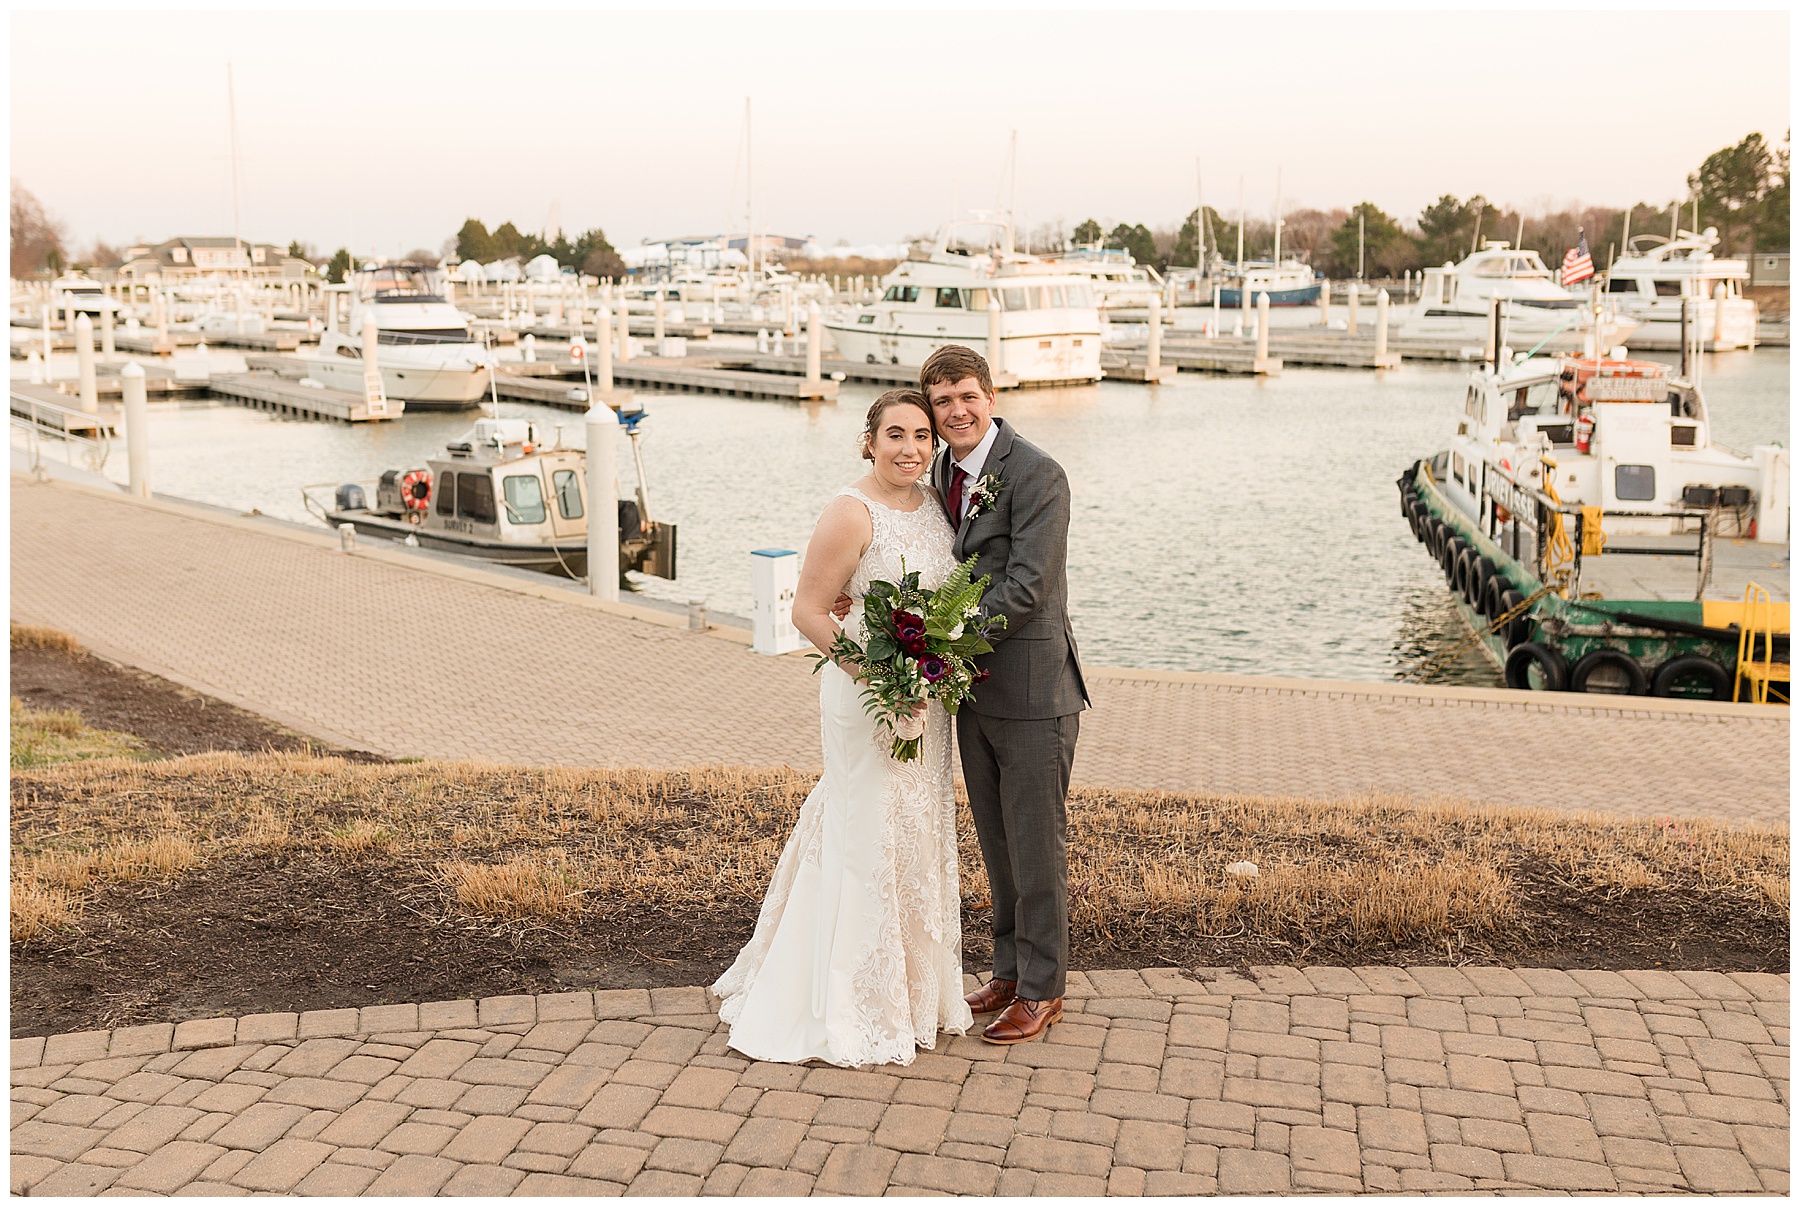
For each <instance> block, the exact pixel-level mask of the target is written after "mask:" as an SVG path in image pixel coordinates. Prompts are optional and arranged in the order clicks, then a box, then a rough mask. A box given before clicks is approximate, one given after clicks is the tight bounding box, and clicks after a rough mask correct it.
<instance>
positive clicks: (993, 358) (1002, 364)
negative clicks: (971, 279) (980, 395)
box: [987, 288, 1006, 375]
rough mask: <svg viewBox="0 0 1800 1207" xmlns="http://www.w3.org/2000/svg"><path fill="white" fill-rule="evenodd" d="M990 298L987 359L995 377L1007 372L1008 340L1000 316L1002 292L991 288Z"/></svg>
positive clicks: (988, 294)
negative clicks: (1003, 333)
mask: <svg viewBox="0 0 1800 1207" xmlns="http://www.w3.org/2000/svg"><path fill="white" fill-rule="evenodd" d="M987 296H988V312H987V320H988V332H987V358H988V371H989V372H990V373H993V374H995V375H998V374H1001V373H1004V372H1006V340H1005V338H1004V337H1003V336H1002V334H1001V330H1000V329H1001V325H1002V316H1001V314H1000V291H999V290H998V289H994V288H989V289H988V291H987Z"/></svg>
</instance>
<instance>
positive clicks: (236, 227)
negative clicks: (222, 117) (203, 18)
mask: <svg viewBox="0 0 1800 1207" xmlns="http://www.w3.org/2000/svg"><path fill="white" fill-rule="evenodd" d="M225 105H226V109H227V110H228V112H229V114H230V119H231V242H232V244H233V247H234V249H236V250H240V251H241V250H242V249H243V246H244V238H243V234H244V215H243V205H242V203H241V200H240V189H239V187H238V142H237V85H236V82H235V81H234V80H233V79H232V74H231V60H229V59H227V60H226V61H225Z"/></svg>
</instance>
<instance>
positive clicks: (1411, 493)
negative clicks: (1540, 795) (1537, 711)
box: [1398, 340, 1789, 703]
mask: <svg viewBox="0 0 1800 1207" xmlns="http://www.w3.org/2000/svg"><path fill="white" fill-rule="evenodd" d="M1495 342H1496V343H1498V341H1497V340H1496V341H1495ZM1511 362H1512V357H1511V355H1510V353H1509V352H1508V351H1507V350H1506V349H1504V348H1503V349H1502V350H1501V355H1500V357H1499V364H1500V366H1501V367H1499V368H1496V367H1494V366H1493V365H1483V366H1482V367H1481V368H1479V369H1477V370H1476V371H1475V372H1474V373H1473V374H1472V375H1471V377H1470V382H1469V388H1468V391H1467V393H1466V394H1465V396H1464V399H1463V417H1462V420H1461V422H1460V423H1459V424H1458V427H1457V434H1456V436H1455V438H1454V439H1453V440H1452V441H1451V443H1450V447H1448V448H1446V449H1444V450H1443V451H1441V452H1439V453H1437V454H1436V455H1435V456H1433V457H1430V458H1428V459H1423V460H1420V461H1417V462H1415V463H1414V464H1413V465H1412V466H1411V468H1409V469H1408V470H1407V472H1406V473H1404V474H1402V475H1401V477H1400V479H1399V482H1398V485H1399V488H1400V507H1401V512H1402V514H1403V515H1404V516H1405V518H1406V521H1407V523H1408V525H1409V526H1410V527H1411V528H1412V531H1413V535H1414V536H1415V537H1416V538H1418V540H1419V541H1420V543H1422V544H1423V545H1424V546H1425V547H1426V549H1428V550H1429V551H1430V552H1431V554H1432V556H1433V557H1434V558H1436V559H1437V561H1438V563H1439V565H1441V566H1442V567H1443V569H1444V575H1445V578H1446V579H1447V580H1448V582H1449V585H1450V588H1451V590H1452V591H1453V592H1454V593H1455V595H1456V599H1457V607H1458V610H1459V611H1460V612H1461V614H1462V616H1463V619H1464V620H1465V621H1467V622H1468V624H1469V627H1470V629H1471V632H1472V634H1473V637H1472V638H1471V640H1475V641H1478V642H1479V643H1480V645H1481V648H1482V649H1483V650H1485V651H1486V652H1487V654H1488V655H1489V656H1490V657H1491V658H1492V659H1493V660H1494V661H1495V663H1496V664H1497V665H1499V666H1500V667H1502V668H1503V669H1504V671H1505V675H1506V684H1507V686H1508V687H1514V688H1527V689H1532V690H1539V691H1544V690H1549V691H1586V692H1600V693H1610V694H1629V695H1657V696H1679V697H1688V698H1699V699H1712V700H1743V701H1758V702H1767V703H1786V702H1787V698H1788V560H1789V545H1788V453H1787V450H1785V449H1783V448H1780V447H1779V446H1761V447H1758V448H1757V449H1756V450H1755V451H1754V453H1753V455H1752V456H1750V457H1745V456H1742V455H1740V454H1738V453H1735V452H1732V451H1730V450H1728V449H1725V448H1723V447H1720V446H1719V445H1717V444H1715V443H1714V442H1713V440H1712V438H1711V432H1710V424H1709V422H1708V417H1707V411H1706V403H1705V401H1704V399H1703V398H1702V396H1701V392H1700V389H1699V385H1698V382H1697V381H1696V380H1695V376H1696V375H1692V374H1690V373H1688V372H1687V371H1686V370H1685V368H1684V370H1683V371H1681V372H1679V373H1671V371H1670V366H1668V365H1664V364H1661V363H1657V362H1651V361H1638V360H1630V359H1623V358H1622V356H1621V354H1620V353H1619V352H1615V353H1614V355H1613V356H1610V357H1602V358H1592V357H1577V356H1565V357H1556V358H1527V359H1524V360H1521V361H1519V362H1518V363H1516V364H1513V363H1511ZM1684 362H1685V358H1684Z"/></svg>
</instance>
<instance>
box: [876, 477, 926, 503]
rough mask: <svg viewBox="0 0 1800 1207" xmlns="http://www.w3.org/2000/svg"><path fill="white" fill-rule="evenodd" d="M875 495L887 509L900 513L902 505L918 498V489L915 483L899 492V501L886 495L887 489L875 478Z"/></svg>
mask: <svg viewBox="0 0 1800 1207" xmlns="http://www.w3.org/2000/svg"><path fill="white" fill-rule="evenodd" d="M875 493H876V494H877V495H878V496H880V498H881V501H882V502H884V503H886V504H887V505H888V507H889V508H891V509H892V510H894V511H901V510H903V507H902V506H901V505H902V504H904V503H910V502H912V501H913V500H914V499H916V498H918V497H919V487H918V484H917V483H914V484H913V485H911V486H908V487H907V488H906V489H905V490H904V491H902V492H901V494H900V498H899V499H895V498H894V497H893V496H892V495H890V494H889V493H888V490H887V487H886V486H885V485H884V484H883V483H882V481H881V479H879V478H877V479H875Z"/></svg>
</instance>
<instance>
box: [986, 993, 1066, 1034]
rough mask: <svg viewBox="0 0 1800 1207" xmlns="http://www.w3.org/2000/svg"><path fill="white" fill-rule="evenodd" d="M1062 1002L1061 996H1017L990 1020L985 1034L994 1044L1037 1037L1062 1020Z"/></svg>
mask: <svg viewBox="0 0 1800 1207" xmlns="http://www.w3.org/2000/svg"><path fill="white" fill-rule="evenodd" d="M1062 1005H1063V1000H1062V999H1061V998H1060V997H1053V998H1051V999H1050V1000H1049V1001H1047V1002H1034V1001H1032V1000H1031V999H1030V998H1023V997H1016V998H1014V999H1013V1002H1012V1005H1010V1006H1008V1007H1007V1008H1006V1009H1005V1010H1002V1011H1001V1012H1000V1017H999V1018H997V1019H995V1020H994V1021H993V1022H991V1023H989V1024H988V1027H987V1030H986V1031H983V1032H982V1033H981V1038H983V1039H985V1040H987V1041H988V1042H989V1043H990V1044H1022V1043H1025V1042H1026V1041H1027V1040H1033V1039H1036V1038H1037V1037H1038V1036H1040V1035H1042V1034H1043V1033H1044V1032H1046V1031H1048V1030H1049V1029H1050V1025H1051V1024H1052V1023H1060V1022H1062V1016H1063V1009H1062Z"/></svg>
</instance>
